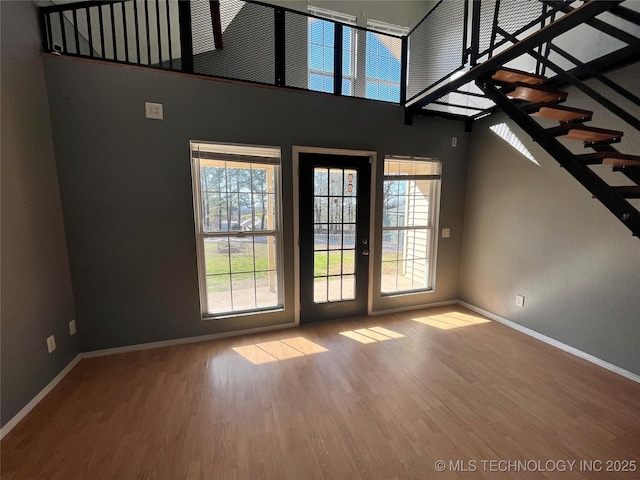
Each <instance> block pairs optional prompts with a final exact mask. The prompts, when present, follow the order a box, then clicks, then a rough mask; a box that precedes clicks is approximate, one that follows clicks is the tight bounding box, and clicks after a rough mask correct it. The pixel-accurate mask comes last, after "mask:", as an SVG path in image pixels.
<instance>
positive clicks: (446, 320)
mask: <svg viewBox="0 0 640 480" xmlns="http://www.w3.org/2000/svg"><path fill="white" fill-rule="evenodd" d="M412 320H413V321H414V322H418V323H422V324H424V325H429V326H430V327H436V328H439V329H440V330H451V329H452V328H460V327H468V326H470V325H479V324H481V323H489V322H491V320H487V319H486V318H482V317H479V316H476V315H471V314H468V313H462V312H448V313H443V314H440V315H430V316H428V317H418V318H412Z"/></svg>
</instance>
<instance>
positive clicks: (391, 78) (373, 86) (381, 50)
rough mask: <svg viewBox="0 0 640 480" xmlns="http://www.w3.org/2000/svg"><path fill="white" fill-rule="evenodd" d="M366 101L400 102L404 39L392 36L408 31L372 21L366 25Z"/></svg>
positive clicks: (404, 33)
mask: <svg viewBox="0 0 640 480" xmlns="http://www.w3.org/2000/svg"><path fill="white" fill-rule="evenodd" d="M367 28H368V29H369V30H375V31H376V32H380V33H376V32H372V31H368V32H367V53H366V56H367V58H366V65H367V67H366V80H365V82H366V85H365V92H366V98H371V99H373V100H384V101H388V102H396V103H397V102H399V101H400V69H401V58H402V40H401V39H399V38H395V37H390V36H388V35H383V34H384V33H389V34H392V35H399V36H402V35H406V34H407V32H408V29H407V28H404V27H399V26H397V25H391V24H389V23H384V22H378V21H376V20H369V21H368V22H367Z"/></svg>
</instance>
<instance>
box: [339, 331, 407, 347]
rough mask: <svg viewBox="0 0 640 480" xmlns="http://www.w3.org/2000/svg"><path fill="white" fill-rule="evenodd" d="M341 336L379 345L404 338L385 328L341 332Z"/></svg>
mask: <svg viewBox="0 0 640 480" xmlns="http://www.w3.org/2000/svg"><path fill="white" fill-rule="evenodd" d="M340 335H344V336H345V337H347V338H350V339H351V340H355V341H356V342H360V343H364V344H367V343H377V342H384V341H385V340H391V339H392V338H403V337H404V335H402V334H401V333H397V332H394V331H393V330H388V329H386V328H383V327H370V328H360V329H358V330H348V331H346V332H340Z"/></svg>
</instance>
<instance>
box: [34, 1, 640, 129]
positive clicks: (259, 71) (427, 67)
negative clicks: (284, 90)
mask: <svg viewBox="0 0 640 480" xmlns="http://www.w3.org/2000/svg"><path fill="white" fill-rule="evenodd" d="M582 3H583V2H582V1H574V0H566V1H548V0H518V1H515V0H482V1H473V0H446V1H444V0H441V1H440V2H439V3H438V4H437V5H436V6H435V7H434V8H433V9H432V10H431V11H430V12H429V13H428V14H427V15H426V16H425V17H424V18H423V19H422V20H421V21H420V22H419V23H418V24H417V25H416V27H414V29H413V30H412V31H411V32H410V33H409V34H408V35H406V36H400V35H391V34H389V33H384V32H381V31H374V30H370V29H366V28H362V27H359V26H356V25H350V24H347V23H342V22H338V21H335V20H330V19H326V18H321V17H318V16H315V15H312V14H309V13H303V12H299V11H295V10H291V9H288V8H283V7H278V6H274V5H270V4H266V3H262V2H257V1H252V0H247V1H241V0H219V1H214V0H191V1H177V0H149V1H147V0H101V1H85V2H78V3H67V4H62V5H53V6H48V7H42V8H41V9H40V16H41V29H42V40H43V49H44V51H47V52H55V53H59V54H61V55H71V56H78V57H84V58H93V59H99V60H103V61H109V62H118V63H126V64H134V65H144V66H147V67H153V68H158V69H164V70H174V71H180V72H185V73H192V74H198V75H206V76H212V77H218V78H226V79H233V80H241V81H245V82H253V83H258V84H265V85H274V86H278V87H288V88H295V89H307V90H317V91H322V92H327V93H332V94H334V95H344V96H353V97H361V98H370V99H375V100H384V101H388V102H393V103H398V104H402V105H405V106H407V107H410V108H412V107H413V106H415V105H416V104H417V102H418V100H419V99H422V98H424V97H425V95H427V94H428V93H429V92H431V91H434V90H438V89H440V88H441V87H442V86H443V85H447V84H448V83H449V82H451V81H452V80H455V79H456V78H458V77H459V76H461V75H463V74H464V73H465V71H467V70H469V69H470V68H473V67H474V66H475V65H477V64H479V63H482V62H485V61H487V60H488V59H490V58H492V57H493V56H495V55H498V54H500V53H501V52H503V51H504V50H505V49H506V48H508V47H509V46H510V45H512V44H513V43H514V42H516V41H518V40H521V39H523V38H525V37H526V36H528V35H530V34H531V33H534V32H536V31H539V30H540V29H542V28H543V27H545V26H546V25H548V24H549V23H551V22H553V21H554V20H557V19H558V18H560V17H562V16H563V15H565V14H566V13H568V12H569V11H571V9H572V8H574V7H575V6H577V5H581V4H582ZM625 10H628V9H625ZM627 15H633V12H632V13H628V12H627ZM632 20H633V19H632ZM589 25H593V26H595V27H596V28H599V29H600V30H601V31H605V32H606V33H607V34H608V35H611V36H613V37H614V38H616V39H620V40H622V41H623V42H626V43H627V44H629V45H630V46H629V51H628V52H627V53H629V54H632V53H633V52H632V51H633V50H634V49H637V47H638V39H637V36H633V35H630V34H629V33H628V32H625V28H623V27H620V26H616V25H615V22H613V23H611V24H609V23H606V22H603V21H602V20H599V19H592V20H590V23H589ZM585 28H588V27H585ZM561 43H562V42H559V43H558V42H557V43H556V44H553V43H552V42H551V40H549V41H548V42H546V43H543V44H539V45H537V46H536V47H535V49H534V50H535V51H533V52H530V53H529V54H528V55H523V56H522V57H520V58H519V59H518V61H517V63H518V64H517V67H518V68H520V69H522V70H531V71H533V70H535V71H536V72H538V73H544V74H545V75H547V76H553V75H554V74H555V72H550V71H545V70H546V67H545V64H548V62H544V61H542V60H544V59H548V58H549V56H550V55H551V56H552V57H553V56H554V55H555V56H556V57H557V56H558V55H560V56H563V57H564V58H563V59H562V60H560V61H559V63H560V64H561V66H563V67H567V68H573V66H574V64H575V63H576V62H574V61H573V60H575V58H573V57H572V56H571V55H569V56H568V57H567V56H566V55H563V53H567V52H566V51H564V50H567V47H566V46H564V45H562V44H561ZM559 45H560V46H559ZM560 47H563V48H564V50H563V48H560ZM623 53H624V52H622V53H620V55H622V54H623ZM601 54H602V52H600V51H597V49H594V58H595V57H596V56H598V55H601ZM620 55H619V56H620ZM525 57H526V58H525ZM590 60H592V59H591V58H586V59H585V58H582V62H583V63H587V62H589V61H590ZM523 62H524V64H523ZM493 107H494V104H493V102H492V101H491V100H489V99H487V98H485V97H484V95H483V93H482V92H481V91H480V90H479V89H478V88H477V87H476V86H475V85H474V84H473V82H471V83H467V84H466V85H462V86H460V87H458V88H455V89H452V91H450V92H448V93H447V94H446V95H444V96H442V97H440V98H434V99H432V101H429V102H428V105H424V106H421V107H420V108H421V111H424V112H426V113H431V114H437V115H442V116H452V117H454V118H460V117H471V118H478V117H481V116H483V115H485V114H487V113H489V112H490V111H492V109H493ZM413 110H414V112H415V108H413Z"/></svg>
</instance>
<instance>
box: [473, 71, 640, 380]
mask: <svg viewBox="0 0 640 480" xmlns="http://www.w3.org/2000/svg"><path fill="white" fill-rule="evenodd" d="M639 75H640V69H639V68H638V65H635V66H633V67H630V68H628V69H626V70H623V71H618V72H615V73H614V74H612V75H611V77H612V78H613V79H615V80H616V81H619V82H620V83H622V84H624V85H625V86H626V87H627V88H631V89H634V90H635V92H636V94H637V93H638V85H637V79H638V78H640V77H639ZM634 83H635V84H634ZM567 105H572V106H577V107H584V108H588V109H592V110H594V111H595V114H594V120H593V121H592V122H591V123H592V124H593V125H594V126H598V127H603V128H614V129H617V128H620V129H622V130H623V131H625V139H624V140H623V142H622V143H621V144H620V145H619V149H620V150H621V151H623V152H625V153H635V154H637V153H638V151H639V150H640V148H639V147H640V141H639V137H638V133H637V132H633V129H632V128H631V127H629V126H626V125H625V124H624V123H622V122H620V121H618V120H617V118H616V117H614V116H612V115H611V114H609V113H608V112H607V111H603V109H602V108H601V107H599V106H598V105H596V104H594V102H593V101H591V100H590V99H588V98H585V97H584V95H582V94H580V93H579V92H576V91H574V90H571V91H570V94H569V99H568V101H567ZM635 114H636V115H639V114H640V110H639V109H638V107H637V106H636V107H635ZM503 121H506V120H505V118H504V116H503V115H499V116H492V117H489V118H487V119H485V120H483V121H481V122H480V123H478V124H477V125H474V131H473V134H472V142H471V147H470V155H469V174H468V178H469V180H468V185H467V205H466V211H465V225H464V247H463V256H462V269H461V271H462V275H461V298H462V299H463V300H465V301H467V302H469V303H472V304H474V305H476V306H478V307H481V308H483V309H486V310H488V311H490V312H492V313H494V314H497V315H499V316H501V317H504V318H506V319H509V320H512V321H514V322H517V323H519V324H521V325H523V326H525V327H528V328H530V329H532V330H535V331H537V332H540V333H542V334H544V335H547V336H549V337H552V338H554V339H556V340H559V341H560V342H563V343H565V344H568V345H571V346H573V347H575V348H578V349H580V350H583V351H585V352H587V353H590V354H592V355H594V356H596V357H598V358H601V359H603V360H606V361H608V362H610V363H613V364H615V365H618V366H620V367H622V368H625V369H627V370H629V371H631V372H634V373H637V374H640V348H638V345H640V296H639V295H638V292H639V288H640V240H638V238H634V237H632V236H631V233H630V232H629V230H628V229H627V228H626V227H624V226H623V225H622V223H621V222H620V221H619V220H617V218H616V217H615V216H614V215H613V214H611V213H610V212H609V211H608V210H606V209H605V207H603V206H602V205H601V204H600V203H599V202H598V201H597V200H594V199H592V198H591V194H590V193H589V192H588V191H587V190H586V189H584V188H583V187H582V186H581V185H580V184H579V183H578V182H577V181H576V180H574V179H573V177H571V176H570V175H569V174H568V173H567V172H566V171H564V170H563V169H561V168H560V167H559V166H558V164H557V163H556V162H555V160H553V159H552V158H551V157H550V156H549V155H547V154H546V153H545V152H544V151H543V150H542V149H541V148H540V147H539V146H538V145H536V144H533V143H532V142H531V141H530V138H529V137H528V136H527V135H526V134H524V133H523V132H522V130H520V129H519V128H518V127H517V126H515V125H514V124H513V123H512V122H510V121H507V123H508V124H509V125H510V127H511V129H512V130H513V131H514V132H515V133H516V134H517V136H518V138H519V139H520V140H521V141H522V142H523V143H524V145H525V146H526V147H527V148H528V149H529V150H530V151H531V152H532V153H533V155H534V156H535V158H536V159H537V160H538V162H539V163H540V166H537V165H535V164H533V163H532V162H530V161H529V160H527V159H526V158H525V157H524V156H522V155H520V154H519V153H518V152H516V151H515V150H514V149H513V148H512V147H510V146H509V145H508V144H506V143H505V142H504V141H503V140H501V139H500V138H499V137H498V136H497V135H495V134H494V133H493V132H491V131H490V130H489V129H488V128H489V126H491V125H494V124H497V123H500V122H503ZM567 144H568V143H567ZM572 149H574V150H575V151H579V150H584V151H585V152H588V151H590V150H589V149H586V150H585V149H582V148H581V146H580V145H579V144H577V142H575V145H574V146H573V147H572ZM599 170H606V167H605V168H604V169H603V168H602V167H600V168H599ZM608 170H609V171H610V170H611V169H610V168H609V169H608ZM605 173H606V172H605ZM613 180H614V181H616V182H620V183H622V182H624V181H625V179H624V178H613ZM627 181H628V179H627ZM516 294H522V295H524V296H525V307H524V308H519V307H516V306H515V295H516Z"/></svg>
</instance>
